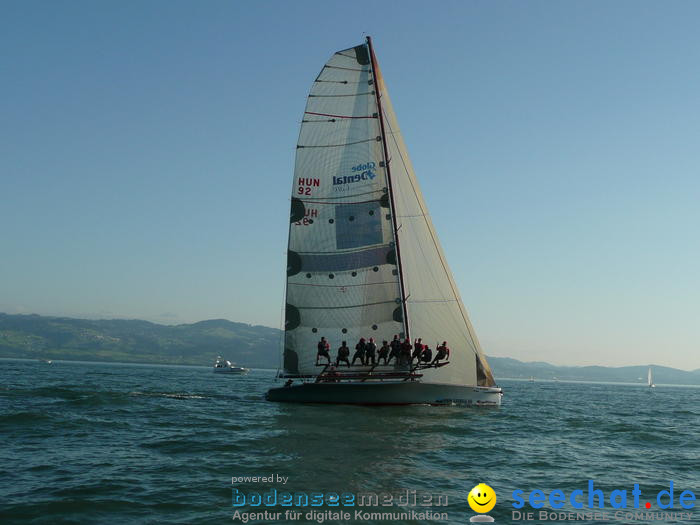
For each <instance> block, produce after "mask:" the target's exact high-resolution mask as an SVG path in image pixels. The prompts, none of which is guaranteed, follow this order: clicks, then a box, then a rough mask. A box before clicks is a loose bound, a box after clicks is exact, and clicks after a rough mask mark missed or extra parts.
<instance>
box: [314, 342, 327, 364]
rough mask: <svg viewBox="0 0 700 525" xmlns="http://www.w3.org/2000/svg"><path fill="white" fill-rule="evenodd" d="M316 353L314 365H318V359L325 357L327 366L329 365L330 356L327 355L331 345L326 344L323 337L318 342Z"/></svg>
mask: <svg viewBox="0 0 700 525" xmlns="http://www.w3.org/2000/svg"><path fill="white" fill-rule="evenodd" d="M317 348H318V351H317V352H316V364H317V365H318V358H319V357H325V358H326V359H328V364H329V365H330V364H331V354H330V353H329V350H330V349H331V345H330V344H328V341H326V338H325V337H322V338H321V340H320V341H319V342H318V345H317Z"/></svg>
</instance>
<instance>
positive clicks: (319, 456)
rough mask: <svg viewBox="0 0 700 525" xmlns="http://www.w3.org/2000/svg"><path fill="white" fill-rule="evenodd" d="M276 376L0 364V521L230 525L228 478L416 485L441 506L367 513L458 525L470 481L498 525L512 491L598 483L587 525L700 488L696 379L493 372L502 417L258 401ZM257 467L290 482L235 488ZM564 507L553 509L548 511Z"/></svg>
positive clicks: (343, 488)
mask: <svg viewBox="0 0 700 525" xmlns="http://www.w3.org/2000/svg"><path fill="white" fill-rule="evenodd" d="M273 377H274V371H264V370H263V371H261V370H254V371H253V372H251V374H250V375H248V376H239V377H227V376H220V375H215V374H213V373H212V371H211V369H209V368H197V367H168V366H137V365H112V364H95V363H90V364H88V363H66V362H54V363H53V364H50V365H49V364H46V363H41V362H38V361H32V362H29V361H16V360H0V444H1V446H0V523H3V524H8V523H47V524H48V523H51V524H54V523H119V524H122V523H126V524H142V523H143V524H145V523H196V524H199V523H204V524H208V523H240V521H232V518H233V517H234V512H235V511H236V510H237V509H236V508H235V507H233V506H232V493H233V490H232V489H233V487H235V488H236V489H238V490H239V491H240V494H242V495H246V496H247V497H248V498H249V497H250V495H251V494H252V493H254V492H256V491H257V492H259V493H265V492H268V493H270V492H269V491H271V489H276V490H277V491H278V493H281V492H284V491H289V492H306V493H311V492H323V493H326V494H327V493H331V492H335V493H338V494H341V493H352V494H358V493H364V492H376V493H392V494H395V495H396V496H397V497H398V496H400V495H401V494H404V495H405V494H407V491H408V494H413V492H411V491H416V492H415V494H416V495H417V496H418V497H426V496H427V495H434V496H435V497H437V496H441V497H447V501H448V505H447V506H443V507H435V506H434V507H426V506H420V504H419V505H418V506H414V507H412V506H411V505H406V504H403V505H402V506H393V507H381V506H380V507H366V508H364V509H363V510H365V511H368V512H388V511H391V512H395V513H400V512H406V511H408V510H411V509H412V510H414V511H417V512H425V511H430V512H433V513H437V512H441V513H446V514H447V515H448V522H449V523H468V522H469V518H470V517H471V516H473V515H474V514H475V513H474V512H473V511H472V510H471V509H470V508H469V506H468V504H467V494H468V492H469V490H470V489H471V488H472V487H473V486H474V485H476V484H477V483H479V482H484V483H487V484H488V485H490V486H491V487H492V488H493V489H494V490H495V492H496V494H497V497H498V502H497V505H496V507H495V508H494V509H493V510H492V511H491V512H490V513H489V514H490V515H491V516H493V517H494V518H495V519H496V522H497V523H511V522H512V518H513V515H512V512H513V511H514V510H516V509H514V508H513V506H512V505H513V502H514V501H515V500H514V497H513V491H515V490H518V489H520V490H522V491H523V493H524V498H525V499H527V496H528V495H529V494H530V492H532V491H533V490H537V489H539V490H541V491H543V493H544V494H545V495H549V494H550V493H551V492H552V491H553V490H556V489H559V490H561V491H562V492H563V493H564V494H565V495H566V496H567V497H568V496H569V495H570V494H571V492H572V491H574V490H577V489H581V490H583V494H584V498H587V496H586V495H587V493H588V480H593V481H594V484H595V487H594V488H595V489H601V490H602V491H603V492H604V493H605V497H606V508H605V509H602V510H600V509H598V510H599V512H607V513H609V514H610V515H609V516H607V517H606V516H599V518H601V519H599V520H598V521H595V523H631V522H633V521H632V520H624V519H623V520H621V521H620V520H617V521H616V520H615V518H614V517H612V516H613V514H614V512H615V511H616V510H617V509H613V508H612V507H611V505H610V503H609V501H607V498H608V497H609V495H610V493H611V492H612V491H613V490H626V491H627V497H628V507H631V506H632V504H633V501H632V490H633V488H634V486H633V485H634V483H638V484H639V488H640V490H641V493H642V495H641V497H640V502H641V504H640V507H643V505H644V503H645V502H647V501H649V502H651V504H652V508H651V509H650V512H652V513H653V512H656V513H658V512H660V509H659V506H658V505H657V500H656V494H657V493H658V492H659V491H661V490H664V489H666V490H668V489H669V481H670V480H673V482H674V497H675V508H674V511H675V512H676V513H677V514H678V513H679V512H680V511H681V510H682V509H681V508H680V506H679V501H678V499H679V495H680V493H681V492H682V491H684V490H691V491H693V492H694V493H696V494H697V493H700V475H699V474H698V473H699V472H700V389H694V388H678V387H670V386H668V387H665V386H659V387H658V388H656V389H655V390H654V391H650V390H649V389H648V388H646V387H643V386H639V385H607V384H582V383H576V384H574V383H565V382H560V383H541V382H535V383H530V382H520V381H507V380H503V381H500V384H501V386H503V387H504V389H505V392H506V395H505V397H504V399H503V406H502V407H501V408H500V409H464V408H457V407H451V408H446V407H427V406H412V407H373V408H371V407H353V406H316V405H281V404H273V403H269V402H267V401H265V400H264V398H263V394H264V392H265V391H266V390H267V388H269V387H270V386H271V385H272V381H273ZM271 475H272V476H283V477H285V478H288V481H287V483H286V484H285V485H283V484H282V483H281V482H276V481H275V482H273V483H269V482H260V481H259V482H257V483H256V482H251V481H248V482H241V483H236V484H232V480H231V478H232V477H240V476H260V477H267V476H271ZM667 500H668V498H665V499H663V498H662V503H663V502H667ZM567 501H568V500H567ZM596 501H597V500H596ZM403 503H405V502H403ZM418 503H420V502H418ZM525 507H526V508H525V509H521V510H530V511H533V509H530V508H529V504H528V503H527V502H526V505H525ZM548 507H549V504H547V508H548ZM260 509H262V510H265V507H264V506H263V507H260V508H259V509H258V510H260ZM324 509H326V510H328V509H330V507H319V508H317V510H324ZM239 510H243V511H251V510H255V509H253V508H252V507H250V506H246V507H241V508H240V509H239ZM268 510H274V511H282V512H283V511H284V510H285V508H284V507H281V506H279V505H277V506H276V507H270V508H268ZM303 510H309V509H303ZM334 510H335V511H337V510H343V507H342V506H341V507H334ZM345 510H350V511H351V514H352V519H351V520H350V521H352V522H357V523H421V522H423V523H438V522H440V521H438V520H430V519H403V520H402V519H398V520H396V521H388V520H383V519H369V520H366V521H359V520H355V514H354V511H355V510H356V508H352V509H348V508H346V509H345ZM574 510H575V509H573V507H572V506H571V505H570V504H569V503H567V504H566V505H565V506H564V508H563V509H562V511H559V512H566V511H569V512H572V511H574ZM586 510H587V511H588V509H586ZM626 510H627V511H630V510H634V509H629V508H628V509H626ZM641 510H645V509H643V508H640V509H638V510H637V512H640V511H641ZM692 510H695V509H692ZM550 511H551V509H550ZM534 512H537V511H534ZM667 512H669V511H667ZM684 512H690V511H684ZM283 516H284V513H282V519H280V520H277V521H278V522H286V520H285V519H284V518H283ZM424 518H425V516H424ZM676 518H678V519H676V520H670V521H664V519H663V517H662V516H661V515H659V514H652V515H651V517H650V519H645V520H644V521H641V522H635V523H669V522H671V523H685V522H687V523H692V522H694V523H698V522H700V511H698V512H694V514H693V517H692V518H691V519H687V518H683V517H682V516H678V515H676ZM302 519H303V517H302ZM438 519H439V517H438ZM271 521H275V520H270V519H259V520H253V521H252V522H256V523H263V522H264V523H268V522H271ZM332 521H333V520H329V521H327V522H332ZM300 522H302V523H303V522H304V521H300ZM442 522H443V523H444V522H445V521H442ZM541 522H542V521H540V520H539V519H535V520H534V521H530V522H527V521H520V523H541ZM557 522H561V520H557ZM584 522H588V523H589V522H591V521H590V520H589V521H584ZM306 523H310V522H308V521H306ZM578 523H581V521H579V522H578Z"/></svg>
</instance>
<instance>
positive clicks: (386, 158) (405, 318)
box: [367, 36, 410, 340]
mask: <svg viewBox="0 0 700 525" xmlns="http://www.w3.org/2000/svg"><path fill="white" fill-rule="evenodd" d="M367 47H368V48H369V56H370V60H371V61H372V73H373V75H374V96H375V99H376V101H377V114H378V115H379V127H380V131H381V137H382V148H383V150H384V167H385V169H386V180H387V190H388V192H389V202H390V203H391V225H392V227H393V228H394V243H395V245H396V265H397V267H398V270H399V288H400V291H401V307H402V311H403V325H404V329H405V331H406V333H405V334H404V335H405V337H406V338H407V339H409V340H410V332H409V327H408V309H407V305H406V286H405V284H404V278H403V268H402V264H401V249H400V248H399V227H398V223H397V221H396V204H395V203H394V192H393V189H392V186H391V168H390V167H389V151H388V150H387V147H386V133H385V132H384V114H383V112H382V101H381V96H380V94H379V78H378V76H377V57H376V56H374V48H373V47H372V37H370V36H368V37H367Z"/></svg>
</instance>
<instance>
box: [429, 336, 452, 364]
mask: <svg viewBox="0 0 700 525" xmlns="http://www.w3.org/2000/svg"><path fill="white" fill-rule="evenodd" d="M436 350H437V352H436V354H435V359H433V363H432V364H436V363H439V362H440V361H442V360H443V359H447V360H448V361H449V360H450V349H449V347H448V346H447V341H443V342H442V344H441V345H440V346H438V347H437V348H436Z"/></svg>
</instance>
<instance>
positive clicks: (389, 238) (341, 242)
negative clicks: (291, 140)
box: [266, 37, 502, 406]
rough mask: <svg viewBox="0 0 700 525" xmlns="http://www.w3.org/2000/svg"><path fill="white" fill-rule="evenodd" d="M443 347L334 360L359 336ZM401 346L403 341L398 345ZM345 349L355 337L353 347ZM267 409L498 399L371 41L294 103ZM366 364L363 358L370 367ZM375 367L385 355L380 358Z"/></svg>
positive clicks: (348, 52)
mask: <svg viewBox="0 0 700 525" xmlns="http://www.w3.org/2000/svg"><path fill="white" fill-rule="evenodd" d="M395 336H397V337H398V338H399V340H401V341H407V342H408V344H410V343H411V341H415V340H416V339H417V338H419V337H420V338H422V340H423V341H426V342H430V344H431V345H432V342H433V341H435V342H436V343H437V344H441V343H443V342H447V345H448V346H449V348H450V349H451V351H450V354H449V357H445V358H443V359H442V360H437V361H436V360H432V361H430V360H425V361H420V360H419V362H414V361H413V360H410V361H409V360H406V359H404V360H399V359H398V358H397V360H396V361H394V362H391V363H390V364H388V365H387V364H384V363H382V364H379V361H381V359H380V360H379V361H378V362H377V363H374V362H371V361H370V360H369V358H368V359H367V364H359V365H357V364H355V360H354V359H353V364H352V366H350V365H347V366H345V364H343V366H336V365H335V364H334V363H331V358H330V357H329V358H324V357H323V356H321V359H320V361H321V362H319V356H318V355H317V348H318V343H319V340H320V338H321V337H324V338H325V340H326V341H328V342H329V343H330V345H332V346H331V348H330V350H331V352H330V353H331V354H335V351H336V349H337V348H338V347H340V346H341V344H342V343H343V342H347V346H348V347H350V348H355V343H356V342H357V341H358V340H360V338H364V339H365V340H367V341H368V340H369V338H370V337H371V338H373V339H374V340H375V341H376V345H377V347H380V346H383V341H391V340H392V339H394V337H395ZM412 338H413V339H412ZM358 344H359V343H358ZM281 351H282V365H281V369H280V372H279V373H278V375H277V379H278V380H281V381H283V382H284V385H283V386H278V387H274V388H272V389H270V390H269V391H268V393H267V396H266V397H267V399H268V400H270V401H286V402H310V403H352V404H365V405H374V404H380V405H381V404H434V405H468V406H481V405H488V406H496V405H500V403H501V397H502V390H501V388H499V387H498V386H497V385H496V383H495V380H494V377H493V373H492V372H491V369H490V367H489V365H488V363H487V361H486V357H485V356H484V353H483V351H482V349H481V346H480V344H479V341H478V339H477V336H476V333H475V331H474V328H473V326H472V324H471V322H470V320H469V317H468V315H467V311H466V309H465V307H464V305H463V304H462V300H461V298H460V295H459V291H458V289H457V286H456V284H455V281H454V279H453V277H452V273H451V272H450V269H449V266H448V265H447V261H446V259H445V255H444V253H443V250H442V248H441V246H440V243H439V241H438V237H437V234H436V232H435V228H434V227H433V223H432V221H431V219H430V215H429V214H428V210H427V207H426V205H425V202H424V200H423V196H422V193H421V191H420V188H419V185H418V181H417V179H416V176H415V174H414V171H413V167H412V165H411V161H410V159H409V156H408V151H407V150H406V146H405V144H404V141H403V138H402V135H401V130H400V129H399V126H398V123H397V120H396V115H395V114H394V110H393V107H392V104H391V100H390V98H389V94H388V92H387V88H386V84H385V83H384V79H383V77H382V74H381V71H380V69H379V65H378V64H377V58H376V56H375V53H374V49H373V45H372V39H371V38H370V37H367V39H366V41H365V42H364V43H362V44H360V45H358V46H355V47H351V48H349V49H344V50H341V51H338V52H336V53H334V54H333V55H332V57H331V58H330V59H329V60H328V61H327V62H326V64H325V65H324V66H323V68H322V69H321V72H320V73H319V75H318V76H317V77H316V80H315V81H314V83H313V86H312V88H311V92H310V94H309V96H308V99H307V103H306V108H305V111H304V116H303V119H302V121H301V131H300V133H299V140H298V144H297V149H296V161H295V169H294V180H293V184H292V199H291V213H290V225H289V244H288V253H287V282H286V305H285V331H284V348H283V349H281ZM372 361H373V360H372ZM385 362H386V360H385Z"/></svg>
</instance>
